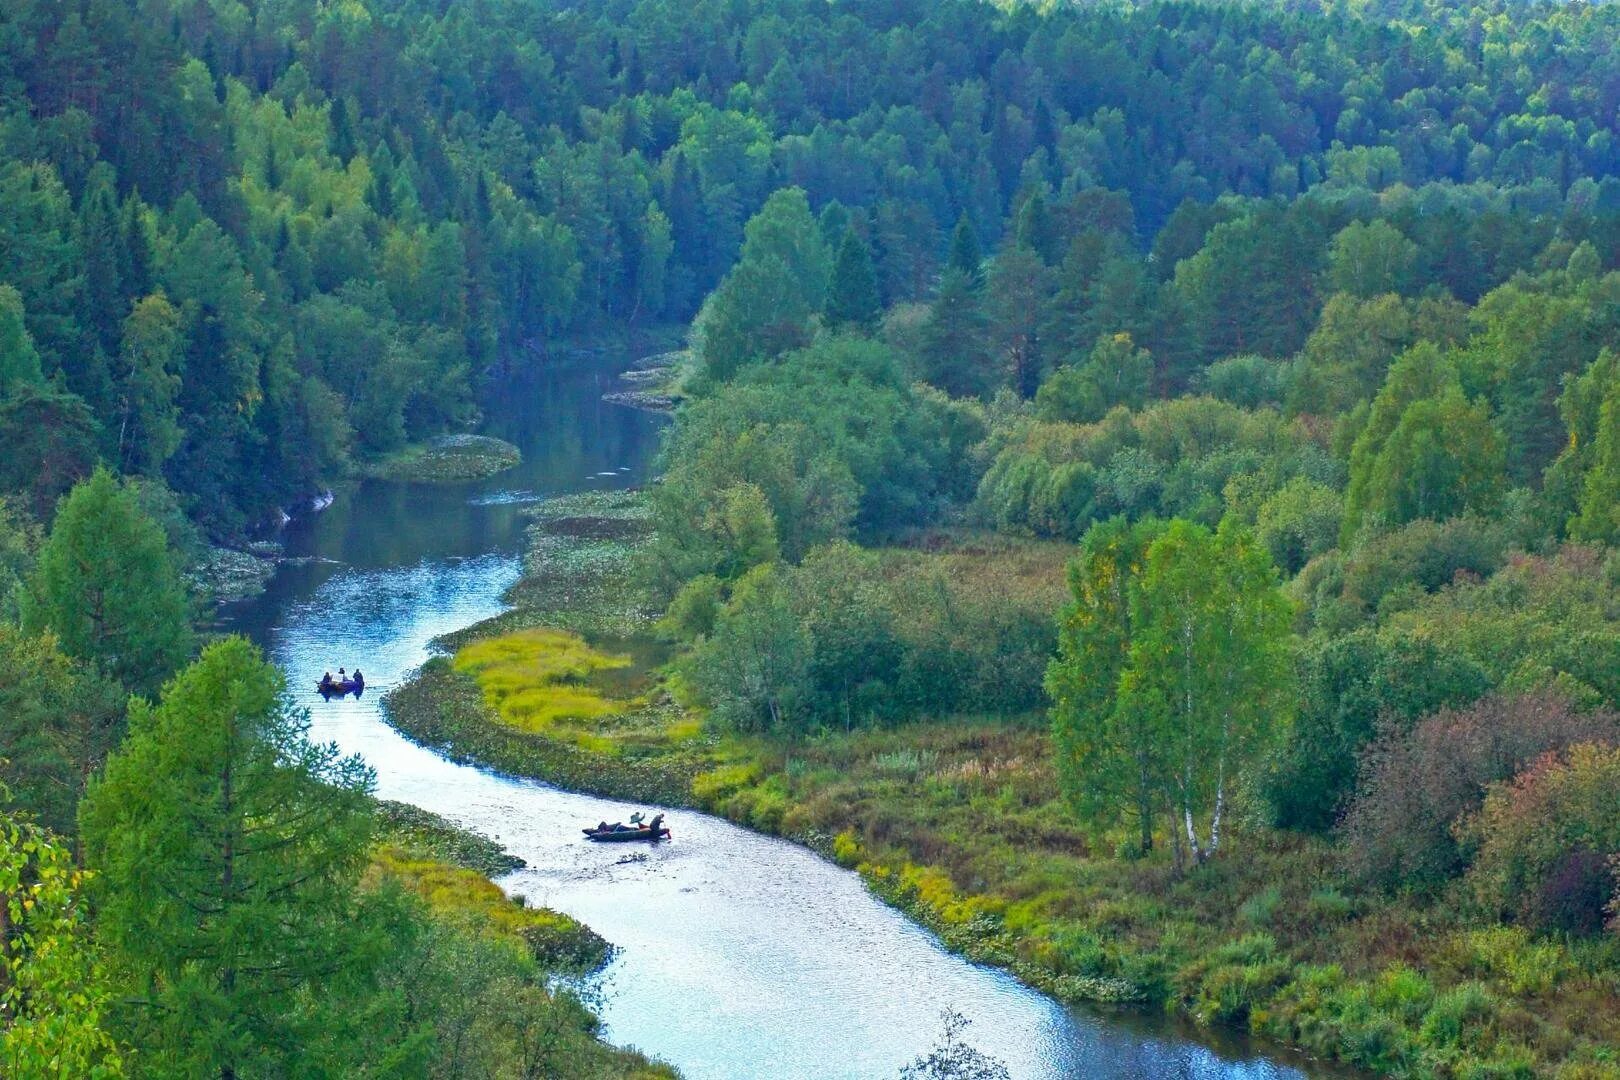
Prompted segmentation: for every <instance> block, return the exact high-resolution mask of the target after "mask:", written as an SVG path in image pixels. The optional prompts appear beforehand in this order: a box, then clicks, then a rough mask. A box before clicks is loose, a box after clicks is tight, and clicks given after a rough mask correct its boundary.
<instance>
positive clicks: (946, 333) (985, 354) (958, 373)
mask: <svg viewBox="0 0 1620 1080" xmlns="http://www.w3.org/2000/svg"><path fill="white" fill-rule="evenodd" d="M988 333H989V321H988V320H987V319H986V317H985V314H984V309H983V305H982V302H981V300H980V297H979V293H978V291H977V290H976V289H975V287H974V284H973V279H972V277H970V276H969V275H968V274H965V273H963V272H961V271H960V270H956V269H954V268H952V269H949V270H947V271H946V272H945V277H944V279H943V280H942V281H941V282H940V286H939V292H938V294H937V295H936V296H935V298H934V303H933V306H932V307H931V308H930V309H929V313H928V319H927V321H926V322H924V323H923V327H922V332H921V334H920V335H919V339H920V340H919V342H918V349H917V367H918V373H919V374H920V375H921V376H922V377H923V378H924V379H925V380H927V381H928V382H930V383H932V384H933V385H935V386H937V387H939V388H941V389H942V390H944V391H946V392H947V393H949V394H953V395H956V396H958V397H965V396H977V395H980V394H984V393H985V392H987V391H988V390H989V389H990V387H991V386H992V385H993V383H994V377H993V372H992V371H991V368H990V357H989V351H988V350H989V342H988V337H987V335H988Z"/></svg>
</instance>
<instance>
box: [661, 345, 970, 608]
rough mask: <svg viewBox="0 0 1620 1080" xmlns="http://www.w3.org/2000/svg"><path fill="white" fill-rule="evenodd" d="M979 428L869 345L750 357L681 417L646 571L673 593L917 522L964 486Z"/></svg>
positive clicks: (887, 353) (882, 349)
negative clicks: (741, 371)
mask: <svg viewBox="0 0 1620 1080" xmlns="http://www.w3.org/2000/svg"><path fill="white" fill-rule="evenodd" d="M811 401H814V402H815V403H816V407H815V408H813V409H809V408H806V403H807V402H811ZM976 427H977V425H976V422H975V420H974V418H973V416H972V415H971V414H970V413H967V412H965V411H964V410H962V409H961V408H959V407H957V406H953V405H952V404H950V403H949V402H948V401H944V400H941V399H939V398H937V397H935V396H931V395H928V394H924V393H921V392H919V391H918V389H917V388H915V387H913V386H911V385H909V384H908V383H907V382H906V381H905V379H904V378H903V377H902V376H901V374H900V371H899V365H898V363H897V360H896V357H895V355H894V353H893V351H892V350H891V349H889V347H888V346H885V345H883V344H880V343H878V342H873V341H866V340H861V339H857V338H847V337H835V338H830V339H824V340H822V341H819V342H817V343H816V344H815V345H814V346H812V347H810V348H808V349H805V350H802V351H800V352H796V353H793V354H790V355H789V356H787V357H785V358H783V360H782V362H781V363H779V364H771V365H761V366H758V367H755V368H753V369H751V370H750V371H748V372H747V373H746V374H745V375H743V376H742V377H740V378H738V379H737V380H735V381H733V382H731V383H729V384H727V385H726V386H724V387H722V388H721V389H719V390H718V391H717V392H715V393H713V394H711V395H709V396H706V397H704V398H702V399H701V400H698V401H695V402H693V403H692V404H691V405H689V406H688V407H687V408H685V409H683V410H682V412H681V414H680V416H679V417H678V418H677V422H676V426H675V429H674V432H673V434H672V436H671V438H670V441H669V442H668V444H667V445H666V448H665V452H664V459H665V466H666V467H665V473H664V477H663V479H662V480H661V481H660V483H659V484H658V486H657V487H656V488H655V489H654V492H653V510H654V518H655V520H656V523H657V525H658V535H657V539H656V540H655V542H654V545H653V549H652V552H651V558H650V563H651V571H652V573H653V576H654V579H655V581H656V583H657V584H658V585H660V586H661V587H663V588H665V589H667V590H668V591H669V592H670V593H673V592H674V591H675V590H676V589H677V588H678V587H679V586H680V584H682V583H683V582H684V581H686V580H688V579H690V578H692V577H696V576H698V575H700V574H704V573H713V574H718V575H719V576H721V577H736V576H738V575H739V574H741V573H742V572H743V571H745V570H747V569H748V568H749V567H751V566H754V565H756V564H758V563H760V562H763V561H768V560H770V559H771V558H774V557H775V556H776V554H777V553H778V552H779V553H780V554H781V555H782V556H783V557H784V558H787V559H789V560H797V559H799V558H801V557H803V555H804V553H805V552H806V551H808V550H809V549H810V548H811V547H814V546H815V545H817V544H820V543H824V542H826V541H828V540H833V539H838V538H841V537H844V536H847V535H850V533H851V532H852V531H855V532H858V533H859V534H861V535H864V536H881V535H883V534H884V533H886V532H888V531H891V530H894V529H898V528H903V527H906V526H911V525H918V524H924V523H926V522H928V521H929V520H931V519H932V518H933V517H934V516H935V515H936V514H937V513H939V511H940V509H941V508H942V506H943V505H944V503H945V502H946V500H948V499H950V498H952V497H960V496H961V495H962V494H963V492H962V490H961V489H962V487H963V486H965V484H964V482H963V479H959V478H962V477H963V476H964V473H966V471H967V465H966V463H965V458H966V455H967V451H968V448H969V447H970V445H971V444H972V443H973V442H975V441H977V439H976V437H975V434H974V432H975V428H976Z"/></svg>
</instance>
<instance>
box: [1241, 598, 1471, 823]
mask: <svg viewBox="0 0 1620 1080" xmlns="http://www.w3.org/2000/svg"><path fill="white" fill-rule="evenodd" d="M1300 669H1301V670H1300V685H1301V689H1302V690H1303V691H1304V700H1303V701H1302V702H1301V707H1300V711H1299V715H1298V717H1297V718H1296V720H1295V722H1294V727H1293V729H1292V731H1291V732H1290V734H1289V739H1288V743H1287V745H1286V746H1285V747H1284V748H1283V751H1282V752H1281V753H1280V754H1279V755H1278V756H1277V759H1276V761H1275V762H1274V763H1273V767H1272V770H1271V774H1270V776H1269V777H1268V780H1267V783H1266V789H1265V793H1266V796H1267V798H1268V801H1269V802H1270V803H1271V807H1272V812H1273V816H1274V817H1273V819H1274V821H1275V823H1276V824H1278V825H1281V826H1283V827H1285V828H1294V829H1302V830H1307V831H1312V832H1325V831H1326V830H1327V829H1329V828H1330V827H1332V825H1333V824H1334V821H1335V820H1336V818H1337V816H1338V814H1339V812H1340V810H1341V809H1342V807H1343V803H1344V801H1345V800H1346V798H1347V797H1348V796H1349V795H1350V793H1351V790H1352V788H1353V787H1354V785H1355V780H1356V765H1357V755H1358V754H1359V753H1360V752H1361V750H1362V748H1363V747H1364V746H1366V744H1367V743H1368V742H1370V741H1371V740H1372V738H1373V737H1374V735H1375V733H1376V731H1377V728H1378V725H1379V723H1380V722H1381V721H1382V722H1383V723H1385V724H1386V725H1392V726H1394V727H1395V728H1397V729H1399V730H1404V729H1405V728H1406V727H1408V726H1409V725H1410V724H1411V723H1412V722H1413V721H1415V720H1417V718H1418V717H1420V716H1423V715H1425V714H1427V713H1431V712H1434V711H1435V710H1436V709H1440V708H1442V707H1445V706H1453V707H1456V706H1463V705H1467V704H1468V703H1470V702H1472V701H1474V700H1476V699H1477V698H1479V697H1480V696H1481V695H1483V694H1484V693H1485V692H1486V691H1487V690H1488V689H1489V688H1490V682H1489V679H1488V677H1487V676H1486V674H1485V672H1484V670H1483V669H1482V668H1481V667H1480V666H1479V665H1478V664H1477V663H1475V662H1474V661H1473V660H1472V659H1471V658H1469V657H1468V656H1466V655H1464V654H1463V653H1461V652H1459V651H1458V650H1457V649H1455V648H1453V647H1451V646H1450V645H1449V644H1447V643H1443V642H1440V641H1436V640H1435V639H1434V638H1433V637H1430V636H1425V635H1420V634H1405V633H1395V632H1382V633H1381V632H1378V631H1375V630H1373V629H1371V628H1363V629H1361V630H1358V631H1355V632H1352V633H1350V634H1346V635H1344V636H1342V637H1337V638H1331V639H1315V640H1313V641H1312V642H1311V643H1310V644H1309V645H1308V646H1307V647H1306V648H1305V649H1304V650H1302V652H1301V656H1300Z"/></svg>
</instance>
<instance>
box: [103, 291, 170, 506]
mask: <svg viewBox="0 0 1620 1080" xmlns="http://www.w3.org/2000/svg"><path fill="white" fill-rule="evenodd" d="M122 342H123V344H122V347H121V351H120V352H119V356H118V371H117V373H116V380H115V381H116V384H117V386H118V387H119V391H118V395H119V398H120V401H121V405H120V408H119V414H118V462H119V465H120V467H121V468H122V469H123V471H125V472H131V473H145V474H146V475H149V476H154V475H157V474H158V471H159V470H160V469H161V468H162V467H163V464H164V462H166V461H168V460H169V458H170V457H172V456H173V455H174V452H175V451H176V450H177V449H179V447H180V437H181V431H180V424H179V420H180V413H179V409H178V407H177V405H176V400H175V399H176V397H177V396H178V394H179V392H180V373H179V369H180V365H181V364H182V363H183V362H184V352H183V347H184V340H183V338H182V337H181V334H180V313H179V312H178V311H176V310H175V307H174V305H173V304H171V303H169V302H168V300H166V299H165V298H164V297H163V296H162V294H154V295H152V296H148V297H146V298H145V299H142V300H140V301H137V302H136V304H135V308H134V310H133V311H131V312H130V314H129V318H127V319H125V320H124V325H123V338H122Z"/></svg>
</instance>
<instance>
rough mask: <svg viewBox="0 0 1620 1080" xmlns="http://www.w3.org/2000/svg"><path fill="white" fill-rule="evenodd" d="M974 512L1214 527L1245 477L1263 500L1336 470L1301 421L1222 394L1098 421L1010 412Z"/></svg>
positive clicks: (1064, 524)
mask: <svg viewBox="0 0 1620 1080" xmlns="http://www.w3.org/2000/svg"><path fill="white" fill-rule="evenodd" d="M990 446H991V448H993V449H994V450H995V451H996V454H995V458H994V460H993V461H992V462H991V464H990V468H989V470H988V471H987V472H986V473H985V475H984V479H983V480H982V481H981V482H980V484H979V491H978V498H977V501H976V509H977V510H978V512H979V513H980V514H981V515H982V516H983V517H984V518H985V519H987V520H989V521H990V522H992V523H994V524H995V525H997V526H998V527H1000V528H1003V529H1014V530H1028V531H1030V532H1034V533H1037V534H1039V535H1053V536H1066V537H1074V538H1078V537H1079V536H1081V535H1082V534H1084V532H1085V531H1086V529H1087V528H1088V527H1089V526H1090V525H1091V524H1092V523H1093V522H1096V521H1102V520H1106V519H1107V518H1109V517H1112V516H1114V515H1116V514H1122V515H1124V516H1126V517H1129V518H1133V519H1137V518H1142V517H1151V516H1159V517H1166V516H1173V517H1186V518H1191V519H1194V520H1198V521H1200V522H1203V523H1204V524H1208V525H1214V524H1216V523H1218V522H1219V521H1220V520H1221V518H1222V517H1223V516H1224V515H1225V513H1226V509H1227V496H1226V493H1227V491H1228V490H1229V489H1230V488H1231V487H1232V485H1233V484H1234V483H1236V482H1238V481H1239V480H1240V479H1241V480H1242V482H1243V484H1244V486H1246V488H1247V489H1249V492H1250V494H1249V496H1248V497H1249V498H1251V499H1252V501H1253V502H1254V503H1255V504H1256V506H1258V504H1259V503H1260V502H1262V501H1263V500H1264V499H1265V498H1266V497H1267V496H1268V495H1270V493H1271V492H1272V491H1273V490H1275V489H1276V488H1278V487H1281V486H1282V485H1283V484H1284V483H1286V482H1287V481H1288V480H1289V479H1291V478H1292V477H1294V476H1297V475H1304V476H1308V477H1310V478H1312V479H1315V480H1318V481H1323V482H1332V481H1336V480H1337V467H1336V465H1335V464H1334V463H1333V462H1332V461H1331V459H1329V458H1328V457H1327V455H1326V454H1325V453H1324V452H1323V451H1322V450H1321V448H1320V447H1319V446H1318V445H1317V444H1315V443H1314V442H1313V441H1312V439H1311V438H1310V434H1309V432H1308V430H1307V429H1306V428H1305V427H1304V426H1303V425H1301V424H1298V423H1290V422H1288V421H1285V420H1284V419H1283V418H1282V417H1281V416H1279V415H1278V414H1277V413H1276V412H1275V411H1273V410H1269V409H1261V410H1257V411H1252V412H1251V411H1248V410H1245V409H1241V408H1238V407H1237V406H1234V405H1230V404H1228V403H1226V402H1223V401H1217V400H1215V399H1214V398H1207V397H1201V398H1178V399H1175V400H1171V401H1154V402H1149V403H1148V404H1147V405H1146V406H1144V407H1143V408H1142V409H1141V410H1140V411H1137V412H1129V411H1127V410H1125V409H1123V408H1119V409H1115V410H1113V411H1112V412H1110V413H1109V414H1108V415H1107V416H1105V417H1103V418H1102V419H1101V420H1099V421H1097V422H1096V423H1092V424H1083V425H1081V424H1067V423H1057V422H1041V421H1034V422H1029V421H1025V420H1024V419H1023V418H1022V417H1021V416H1015V417H1013V418H1010V421H1009V422H1007V423H1005V424H1004V425H1003V426H1002V428H1001V430H999V431H997V432H996V437H995V438H994V439H993V440H992V442H991V443H990Z"/></svg>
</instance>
